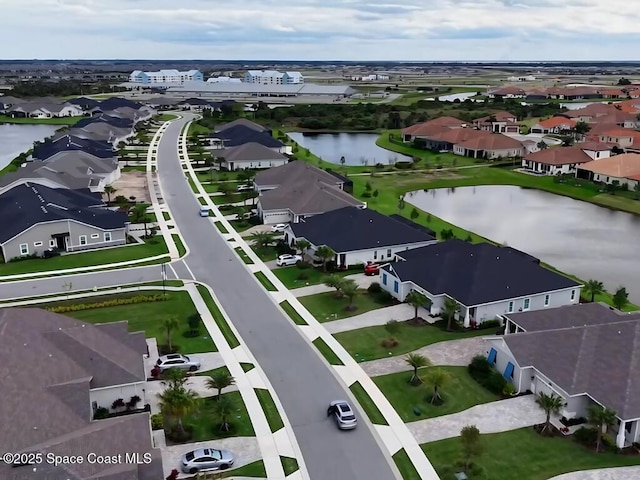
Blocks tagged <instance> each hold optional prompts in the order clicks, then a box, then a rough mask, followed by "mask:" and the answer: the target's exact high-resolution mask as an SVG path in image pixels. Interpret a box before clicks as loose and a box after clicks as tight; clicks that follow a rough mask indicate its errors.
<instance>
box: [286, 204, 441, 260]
mask: <svg viewBox="0 0 640 480" xmlns="http://www.w3.org/2000/svg"><path fill="white" fill-rule="evenodd" d="M301 238H304V239H306V240H307V241H308V242H309V243H310V244H311V247H310V248H309V250H308V251H307V253H308V254H309V255H310V256H311V257H315V252H316V251H317V250H318V247H320V246H323V245H325V246H327V247H330V248H331V249H332V250H333V251H334V252H336V256H335V259H334V261H335V263H336V266H337V267H338V268H345V267H348V266H352V265H359V264H364V263H367V262H388V261H391V260H392V259H393V258H394V257H395V255H396V254H398V253H399V252H404V251H405V250H408V249H413V248H419V247H425V246H427V245H432V244H434V243H437V239H436V238H435V237H433V236H432V235H429V234H427V233H425V232H423V231H421V230H419V229H417V228H414V227H411V226H409V225H407V224H406V223H404V222H400V221H398V220H396V219H394V218H391V217H388V216H386V215H382V214H381V213H378V212H376V211H375V210H369V209H367V208H364V209H362V208H357V207H344V208H340V209H337V210H332V211H330V212H327V213H323V214H321V215H315V216H313V217H311V218H307V219H304V220H303V221H300V222H299V223H290V224H289V225H288V227H287V229H286V230H285V241H286V242H287V243H288V244H289V245H294V244H295V242H296V241H297V240H299V239H301Z"/></svg>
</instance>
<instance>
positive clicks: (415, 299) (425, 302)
mask: <svg viewBox="0 0 640 480" xmlns="http://www.w3.org/2000/svg"><path fill="white" fill-rule="evenodd" d="M404 301H405V302H407V303H408V304H409V305H411V306H412V307H413V309H414V311H413V318H418V309H419V308H420V307H424V308H430V307H431V300H429V299H428V298H427V297H426V296H425V295H423V294H422V293H420V292H418V291H416V290H411V291H410V292H409V294H408V295H407V296H406V297H405V299H404Z"/></svg>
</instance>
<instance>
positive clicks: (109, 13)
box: [0, 0, 640, 61]
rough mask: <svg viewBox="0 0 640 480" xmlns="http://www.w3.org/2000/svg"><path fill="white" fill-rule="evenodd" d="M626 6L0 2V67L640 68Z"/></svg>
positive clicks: (558, 2) (500, 1)
mask: <svg viewBox="0 0 640 480" xmlns="http://www.w3.org/2000/svg"><path fill="white" fill-rule="evenodd" d="M632 3H633V1H631V0H233V1H228V0H0V18H1V19H2V28H0V45H2V48H0V59H35V58H38V59H101V58H122V59H150V60H158V59H169V60H178V59H205V60H206V59H226V60H356V61H357V60H404V61H407V60H415V61H438V60H442V61H446V60H451V61H454V60H461V61H462V60H471V61H473V60H477V61H481V60H488V61H508V60H548V61H553V60H600V61H602V60H639V56H638V48H637V45H638V42H639V41H640V33H639V32H640V31H639V30H638V25H639V24H640V8H630V5H631V4H632Z"/></svg>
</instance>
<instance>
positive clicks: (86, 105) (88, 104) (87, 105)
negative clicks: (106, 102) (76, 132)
mask: <svg viewBox="0 0 640 480" xmlns="http://www.w3.org/2000/svg"><path fill="white" fill-rule="evenodd" d="M67 103H71V104H73V105H79V106H80V107H82V108H83V109H85V110H91V109H92V108H95V107H98V106H100V102H99V101H97V100H94V99H93V98H87V97H78V98H72V99H71V100H67Z"/></svg>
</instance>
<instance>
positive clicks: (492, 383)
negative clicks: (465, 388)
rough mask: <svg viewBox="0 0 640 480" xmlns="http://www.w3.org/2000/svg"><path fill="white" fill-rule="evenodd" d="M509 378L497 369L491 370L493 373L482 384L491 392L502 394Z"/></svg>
mask: <svg viewBox="0 0 640 480" xmlns="http://www.w3.org/2000/svg"><path fill="white" fill-rule="evenodd" d="M506 384H507V380H506V379H505V378H504V377H503V376H502V375H501V374H500V373H499V372H497V371H495V370H491V373H490V374H489V376H488V377H487V378H486V380H485V381H484V382H481V385H482V386H483V387H485V388H486V389H487V390H489V391H490V392H493V393H495V394H496V395H500V394H501V393H502V391H503V390H504V387H505V385H506Z"/></svg>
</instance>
